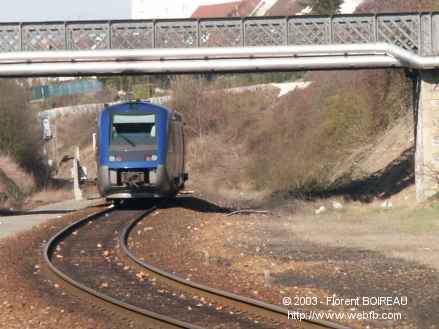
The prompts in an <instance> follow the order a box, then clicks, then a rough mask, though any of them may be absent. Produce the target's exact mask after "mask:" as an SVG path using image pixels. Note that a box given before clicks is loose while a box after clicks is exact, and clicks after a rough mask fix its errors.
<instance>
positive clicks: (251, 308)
mask: <svg viewBox="0 0 439 329" xmlns="http://www.w3.org/2000/svg"><path fill="white" fill-rule="evenodd" d="M154 209H155V207H151V208H149V209H147V210H117V209H114V208H108V209H105V210H104V211H101V212H99V213H95V214H92V215H91V216H88V217H87V218H83V219H81V220H79V221H77V222H75V223H73V224H71V225H69V226H68V227H66V228H65V229H63V230H62V231H61V232H59V233H57V234H56V235H55V236H53V237H52V238H51V239H50V241H49V242H48V243H47V245H46V247H45V252H44V257H45V261H46V263H47V265H48V267H49V269H50V270H51V272H52V273H53V274H54V275H55V276H56V278H57V280H59V281H60V283H61V284H62V285H63V287H65V288H67V289H69V290H74V291H73V292H74V293H76V294H79V295H84V296H86V297H87V300H90V297H91V298H92V299H93V300H94V303H95V304H97V305H99V306H102V308H105V309H107V310H109V311H110V312H112V313H115V314H118V315H121V316H122V317H123V318H126V319H129V320H127V321H130V323H137V324H139V325H140V326H141V327H146V328H187V329H201V328H204V327H207V326H209V327H214V326H215V325H218V324H221V325H226V327H224V328H279V327H282V328H285V327H288V328H334V329H346V327H344V326H341V325H338V324H333V323H329V322H324V321H321V322H316V321H302V322H299V321H298V322H294V321H293V320H288V316H287V315H288V311H287V310H286V309H284V308H282V307H279V306H275V305H271V304H268V303H264V302H261V301H258V300H255V299H251V298H247V297H242V296H238V295H236V294H233V293H229V292H226V291H221V290H218V289H214V288H211V287H207V286H205V285H201V284H197V283H193V282H190V281H187V280H185V279H184V278H181V277H178V276H176V275H173V274H170V273H168V272H165V271H162V270H161V269H158V268H156V267H154V266H152V265H151V264H148V263H146V262H144V261H142V260H140V259H138V258H137V257H136V256H135V255H134V254H133V253H132V252H131V251H130V249H129V247H128V238H129V234H130V233H131V232H132V230H133V228H134V227H135V225H136V224H137V223H138V222H139V221H140V220H142V219H143V218H144V217H145V216H146V215H148V214H149V213H150V212H151V211H153V210H154ZM87 248H88V249H87ZM63 252H64V253H66V254H65V255H64V256H63V255H62V254H61V253H63ZM66 260H67V261H66ZM122 264H123V265H125V266H123V265H122ZM128 265H129V266H128ZM122 266H123V267H122ZM137 270H139V271H140V272H139V273H141V274H142V275H141V276H139V275H138V274H139V273H137V274H136V271H137ZM103 273H105V275H108V274H110V276H109V277H105V281H106V282H104V283H105V285H104V284H103V283H102V282H101V283H100V281H99V280H101V281H102V278H104V274H103ZM133 278H134V279H133ZM137 279H140V280H137ZM107 282H110V284H108V283H107ZM113 289H114V291H113ZM116 290H117V291H118V292H115V291H116ZM145 296H147V297H146V298H145ZM187 296H188V297H187ZM200 299H201V300H202V301H203V305H201V303H199V301H200ZM219 305H220V306H219ZM218 306H219V307H218ZM188 310H190V311H191V312H188ZM177 317H178V319H177ZM211 324H212V325H211Z"/></svg>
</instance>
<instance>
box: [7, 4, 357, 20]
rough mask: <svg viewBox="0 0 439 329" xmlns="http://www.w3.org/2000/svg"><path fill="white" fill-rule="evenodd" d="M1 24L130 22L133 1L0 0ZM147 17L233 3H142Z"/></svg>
mask: <svg viewBox="0 0 439 329" xmlns="http://www.w3.org/2000/svg"><path fill="white" fill-rule="evenodd" d="M3 1H5V2H6V3H5V4H4V5H3V6H2V9H1V10H0V22H16V21H49V20H90V19H103V20H106V19H129V18H131V17H132V10H131V7H132V6H131V1H132V0H12V1H7V0H3ZM145 1H146V2H147V6H146V8H147V10H148V12H147V16H149V17H150V18H154V17H160V18H177V17H184V16H188V15H190V14H191V13H192V12H193V11H194V10H195V9H196V7H197V6H199V5H201V4H214V3H222V2H230V1H233V0H183V1H182V0H145ZM345 1H346V2H345V4H344V5H343V12H352V9H353V8H355V6H356V5H358V3H360V2H361V0H345Z"/></svg>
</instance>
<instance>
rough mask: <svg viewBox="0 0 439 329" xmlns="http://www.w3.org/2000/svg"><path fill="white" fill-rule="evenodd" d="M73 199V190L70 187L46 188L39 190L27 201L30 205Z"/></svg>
mask: <svg viewBox="0 0 439 329" xmlns="http://www.w3.org/2000/svg"><path fill="white" fill-rule="evenodd" d="M72 199H73V191H72V189H68V188H59V189H56V188H45V189H43V190H41V191H38V192H36V193H34V194H32V196H31V197H30V198H29V199H28V200H27V203H28V205H29V206H30V207H33V206H38V205H43V204H50V203H55V202H60V201H65V200H72Z"/></svg>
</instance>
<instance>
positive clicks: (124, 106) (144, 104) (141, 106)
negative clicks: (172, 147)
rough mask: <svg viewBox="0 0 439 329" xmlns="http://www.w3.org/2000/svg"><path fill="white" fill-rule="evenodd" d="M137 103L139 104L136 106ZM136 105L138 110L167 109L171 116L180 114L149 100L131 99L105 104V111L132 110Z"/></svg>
mask: <svg viewBox="0 0 439 329" xmlns="http://www.w3.org/2000/svg"><path fill="white" fill-rule="evenodd" d="M135 105H137V106H135ZM134 106H135V109H136V110H145V111H157V110H160V111H165V112H166V113H167V114H168V116H171V115H172V114H177V115H180V113H178V112H177V111H176V110H173V109H170V108H167V107H165V106H162V105H159V104H155V103H151V102H148V101H130V102H124V103H117V104H113V105H109V106H105V108H104V109H103V111H107V112H110V113H113V112H117V111H123V112H126V111H131V110H133V107H134Z"/></svg>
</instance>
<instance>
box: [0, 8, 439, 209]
mask: <svg viewBox="0 0 439 329" xmlns="http://www.w3.org/2000/svg"><path fill="white" fill-rule="evenodd" d="M362 68H405V69H410V70H413V71H414V72H415V73H417V77H418V81H417V95H416V96H417V130H416V131H417V136H416V144H417V145H416V168H415V176H416V188H417V197H418V200H420V201H422V200H425V199H426V198H427V197H428V196H431V195H433V194H434V193H436V192H439V87H438V86H439V73H438V72H439V71H437V70H438V69H439V13H398V14H392V13H388V14H376V15H375V14H374V15H372V14H364V15H338V16H331V17H322V16H292V17H248V18H233V17H227V18H213V19H210V18H209V19H198V20H197V19H183V20H141V21H140V20H139V21H137V20H136V21H72V22H22V23H0V77H29V76H68V75H97V74H102V75H106V74H154V73H155V74H167V73H171V74H174V73H196V72H198V73H204V72H257V71H288V70H312V69H316V70H317V69H362Z"/></svg>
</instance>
